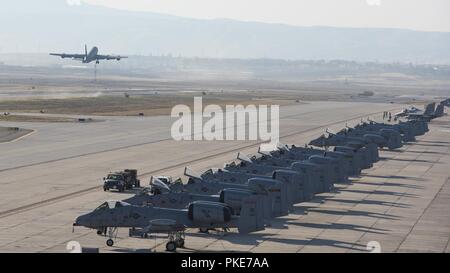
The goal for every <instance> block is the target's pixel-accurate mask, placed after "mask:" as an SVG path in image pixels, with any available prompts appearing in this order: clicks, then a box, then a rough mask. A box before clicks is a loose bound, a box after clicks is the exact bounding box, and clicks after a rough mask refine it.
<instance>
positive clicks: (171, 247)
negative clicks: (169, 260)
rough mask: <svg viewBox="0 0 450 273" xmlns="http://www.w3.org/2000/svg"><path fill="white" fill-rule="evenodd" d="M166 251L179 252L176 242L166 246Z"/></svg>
mask: <svg viewBox="0 0 450 273" xmlns="http://www.w3.org/2000/svg"><path fill="white" fill-rule="evenodd" d="M166 250H167V251H169V252H175V250H177V245H176V244H175V242H168V243H167V244H166Z"/></svg>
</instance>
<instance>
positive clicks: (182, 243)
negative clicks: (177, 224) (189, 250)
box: [177, 239, 184, 248]
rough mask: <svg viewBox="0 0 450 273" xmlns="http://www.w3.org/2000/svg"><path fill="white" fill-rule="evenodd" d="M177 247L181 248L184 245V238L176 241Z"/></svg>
mask: <svg viewBox="0 0 450 273" xmlns="http://www.w3.org/2000/svg"><path fill="white" fill-rule="evenodd" d="M177 247H179V248H183V247H184V239H180V240H178V241H177Z"/></svg>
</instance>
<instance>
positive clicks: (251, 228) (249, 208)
mask: <svg viewBox="0 0 450 273" xmlns="http://www.w3.org/2000/svg"><path fill="white" fill-rule="evenodd" d="M264 218H265V217H264V200H263V198H261V197H258V196H250V197H248V198H245V199H244V200H243V201H242V208H241V214H240V216H239V222H238V230H239V233H250V232H255V231H259V230H264V225H265V219H264Z"/></svg>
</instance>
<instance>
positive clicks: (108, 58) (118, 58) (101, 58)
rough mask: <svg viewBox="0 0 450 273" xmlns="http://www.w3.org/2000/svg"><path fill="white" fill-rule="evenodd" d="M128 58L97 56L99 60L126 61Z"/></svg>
mask: <svg viewBox="0 0 450 273" xmlns="http://www.w3.org/2000/svg"><path fill="white" fill-rule="evenodd" d="M126 58H128V57H127V56H120V55H116V56H115V55H97V60H118V61H120V59H126Z"/></svg>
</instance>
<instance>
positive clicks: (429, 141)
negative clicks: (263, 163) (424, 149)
mask: <svg viewBox="0 0 450 273" xmlns="http://www.w3.org/2000/svg"><path fill="white" fill-rule="evenodd" d="M419 143H431V144H436V143H437V144H448V145H450V141H437V140H421V141H419Z"/></svg>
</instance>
